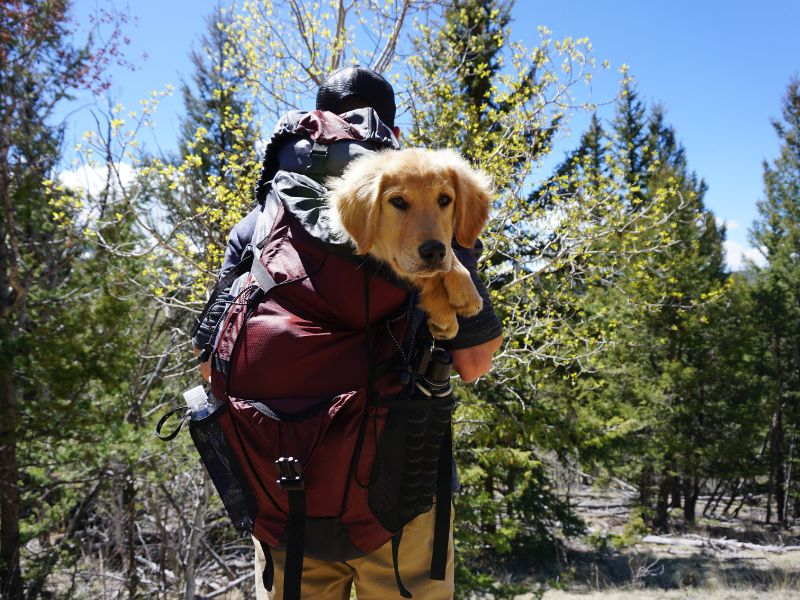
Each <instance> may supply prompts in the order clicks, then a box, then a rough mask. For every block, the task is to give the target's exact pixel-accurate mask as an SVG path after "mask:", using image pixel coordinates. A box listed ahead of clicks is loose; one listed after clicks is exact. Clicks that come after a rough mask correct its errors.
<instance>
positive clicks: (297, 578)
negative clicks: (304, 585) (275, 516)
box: [275, 456, 306, 600]
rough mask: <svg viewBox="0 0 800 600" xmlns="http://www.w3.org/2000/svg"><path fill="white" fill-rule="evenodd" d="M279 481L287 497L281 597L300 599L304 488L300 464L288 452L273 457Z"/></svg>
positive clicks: (292, 599) (303, 532) (304, 536)
mask: <svg viewBox="0 0 800 600" xmlns="http://www.w3.org/2000/svg"><path fill="white" fill-rule="evenodd" d="M275 465H276V466H277V468H278V484H279V485H280V486H281V489H282V490H283V491H285V492H286V495H287V497H288V499H289V513H288V514H287V524H286V562H285V563H284V566H283V598H284V600H300V583H301V580H302V578H303V554H304V550H305V539H306V492H305V482H304V480H303V468H302V466H301V465H300V461H299V460H297V459H295V458H292V457H291V456H290V457H288V458H286V457H281V458H279V459H278V460H276V461H275Z"/></svg>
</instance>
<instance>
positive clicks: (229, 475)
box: [189, 403, 257, 533]
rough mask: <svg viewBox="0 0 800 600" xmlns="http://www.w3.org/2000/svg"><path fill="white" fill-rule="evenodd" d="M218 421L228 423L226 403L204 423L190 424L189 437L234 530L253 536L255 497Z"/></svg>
mask: <svg viewBox="0 0 800 600" xmlns="http://www.w3.org/2000/svg"><path fill="white" fill-rule="evenodd" d="M221 419H230V414H228V405H227V403H224V404H221V405H220V406H219V407H218V408H217V409H216V410H215V411H214V412H212V413H211V414H209V415H208V416H207V417H205V418H203V419H199V420H191V421H189V433H190V434H191V436H192V441H193V442H194V445H195V447H196V448H197V452H198V453H199V454H200V458H201V460H202V461H203V465H205V468H206V470H207V471H208V474H209V476H210V477H211V481H212V482H213V483H214V487H215V488H216V489H217V493H219V496H220V498H222V504H223V505H224V506H225V510H226V511H227V513H228V516H229V517H230V519H231V522H232V523H233V525H234V527H236V529H238V530H239V531H243V532H246V533H252V531H253V526H254V525H255V519H256V513H257V505H256V500H255V496H254V495H253V492H252V491H251V489H250V486H249V485H248V483H247V479H246V478H245V476H244V473H243V472H242V467H241V465H240V464H239V461H238V459H237V458H236V455H235V454H234V453H233V451H232V450H231V447H230V444H229V443H228V439H227V437H226V436H225V432H224V431H223V430H222V425H221V424H220V420H221Z"/></svg>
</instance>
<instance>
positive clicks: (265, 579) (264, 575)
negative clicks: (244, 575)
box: [258, 540, 275, 592]
mask: <svg viewBox="0 0 800 600" xmlns="http://www.w3.org/2000/svg"><path fill="white" fill-rule="evenodd" d="M258 543H259V544H261V551H262V552H263V553H264V570H263V571H261V583H263V584H264V589H265V590H267V592H269V591H270V590H271V589H272V584H273V583H274V581H275V563H273V562H272V551H271V550H270V548H269V544H265V543H264V542H262V541H261V540H259V541H258Z"/></svg>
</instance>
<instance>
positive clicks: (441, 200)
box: [439, 194, 453, 206]
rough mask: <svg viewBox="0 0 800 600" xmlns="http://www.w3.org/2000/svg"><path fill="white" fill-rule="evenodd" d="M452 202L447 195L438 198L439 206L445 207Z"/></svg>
mask: <svg viewBox="0 0 800 600" xmlns="http://www.w3.org/2000/svg"><path fill="white" fill-rule="evenodd" d="M452 201H453V199H452V198H451V197H450V196H448V195H447V194H442V195H441V196H439V206H447V205H448V204H450V203H451V202H452Z"/></svg>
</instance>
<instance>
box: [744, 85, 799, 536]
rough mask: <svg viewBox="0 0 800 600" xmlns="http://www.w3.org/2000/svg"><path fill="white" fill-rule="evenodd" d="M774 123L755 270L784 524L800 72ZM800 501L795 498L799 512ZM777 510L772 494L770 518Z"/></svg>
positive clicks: (790, 431)
mask: <svg viewBox="0 0 800 600" xmlns="http://www.w3.org/2000/svg"><path fill="white" fill-rule="evenodd" d="M773 127H774V129H775V132H776V134H777V135H778V139H779V140H780V142H781V149H780V156H779V157H778V158H776V159H775V160H774V161H772V162H771V163H767V162H765V163H764V193H765V197H764V199H763V200H761V201H760V202H758V212H759V219H758V221H756V222H755V223H754V225H753V229H752V232H751V235H752V240H753V242H754V243H755V245H756V246H757V247H758V248H760V249H761V252H762V253H763V255H764V258H765V259H766V261H767V264H766V266H765V267H764V268H756V270H755V275H756V284H755V290H754V300H755V304H756V316H757V320H758V323H759V324H760V329H761V332H762V336H763V353H764V363H763V365H764V372H763V376H764V383H765V388H766V389H768V390H769V397H770V404H771V415H772V419H771V424H770V428H769V445H768V448H769V456H770V467H769V480H770V498H771V497H773V495H774V499H775V508H776V513H777V515H776V516H777V522H778V523H779V524H781V525H785V524H786V523H787V520H788V517H789V514H788V513H789V510H788V509H789V504H790V496H791V495H792V494H796V493H797V492H796V491H793V490H797V487H798V486H797V484H796V483H793V482H792V481H791V473H792V471H793V469H794V468H795V467H796V462H797V461H796V459H795V458H794V457H793V456H792V453H793V449H794V448H795V447H796V444H797V440H798V429H797V426H796V423H798V417H800V259H799V257H800V80H798V79H793V80H792V81H791V82H790V83H789V86H788V89H787V92H786V95H785V96H784V98H783V106H782V120H780V121H778V120H775V121H774V122H773ZM795 498H797V496H796V495H795ZM797 506H798V504H797V501H796V500H795V505H794V507H793V510H795V516H796V513H797V510H796V509H797ZM771 511H772V503H771V502H770V503H769V504H768V512H767V520H768V521H769V519H770V518H771Z"/></svg>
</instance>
